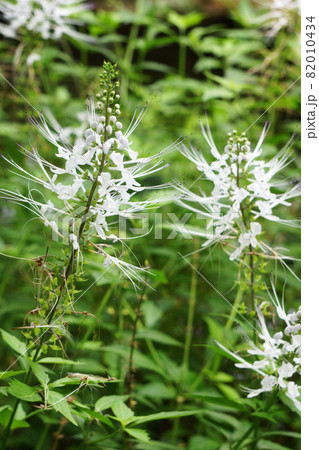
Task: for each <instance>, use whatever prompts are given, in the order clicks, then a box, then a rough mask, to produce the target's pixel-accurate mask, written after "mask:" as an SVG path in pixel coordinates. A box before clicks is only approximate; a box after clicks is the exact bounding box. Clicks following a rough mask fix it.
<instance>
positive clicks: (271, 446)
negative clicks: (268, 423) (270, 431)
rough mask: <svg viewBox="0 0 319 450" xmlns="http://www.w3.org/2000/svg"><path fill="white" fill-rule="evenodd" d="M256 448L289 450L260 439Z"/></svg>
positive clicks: (262, 449)
mask: <svg viewBox="0 0 319 450" xmlns="http://www.w3.org/2000/svg"><path fill="white" fill-rule="evenodd" d="M258 448H259V449H261V450H291V447H285V446H283V445H280V444H276V442H271V441H266V440H264V439H260V440H259V441H258Z"/></svg>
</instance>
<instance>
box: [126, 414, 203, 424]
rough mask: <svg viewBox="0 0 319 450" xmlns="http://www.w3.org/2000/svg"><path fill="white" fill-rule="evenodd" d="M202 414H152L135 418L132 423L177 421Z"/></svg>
mask: <svg viewBox="0 0 319 450" xmlns="http://www.w3.org/2000/svg"><path fill="white" fill-rule="evenodd" d="M200 412H201V411H167V412H160V413H156V414H150V415H148V416H139V417H134V418H133V419H132V420H131V421H130V422H131V423H146V422H153V420H162V419H175V418H176V417H186V416H193V415H194V414H199V413H200Z"/></svg>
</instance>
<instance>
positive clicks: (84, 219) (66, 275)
mask: <svg viewBox="0 0 319 450" xmlns="http://www.w3.org/2000/svg"><path fill="white" fill-rule="evenodd" d="M108 96H109V92H108ZM108 103H109V102H108V99H107V103H106V109H107V107H108ZM106 117H108V116H106ZM107 125H108V121H107V120H106V121H105V131H104V139H106V126H107ZM105 159H106V155H105V153H104V152H103V155H102V159H101V165H100V169H99V171H98V174H97V176H96V178H95V180H94V182H93V185H92V187H91V190H90V193H89V197H88V200H87V205H86V208H85V211H84V214H83V216H82V221H81V225H80V228H79V234H78V242H80V239H81V237H82V233H83V231H84V227H85V224H86V222H87V220H88V217H87V213H88V212H89V209H90V206H91V205H92V201H93V198H94V194H95V191H96V188H97V185H98V178H99V176H100V175H101V173H102V172H103V169H104V166H105ZM75 256H76V250H74V249H73V250H72V253H71V256H70V259H69V262H68V265H67V267H66V270H65V273H64V275H63V278H62V282H61V285H60V294H59V296H58V298H57V300H56V301H55V303H54V305H53V307H52V309H51V311H50V313H49V315H48V319H47V325H50V324H51V322H52V320H53V317H54V314H55V312H56V310H57V307H58V305H59V303H60V300H61V298H62V293H63V290H64V287H65V286H66V284H67V281H68V278H69V276H70V274H71V271H72V267H73V262H74V259H75ZM47 330H49V328H47ZM46 332H47V331H44V332H43V333H42V336H41V338H40V341H39V346H38V348H37V350H36V352H35V354H34V356H33V361H34V362H36V361H37V358H38V356H39V353H40V351H41V348H42V345H43V342H44V339H45V336H46ZM31 373H32V369H31V367H29V370H28V372H27V374H26V376H25V380H24V382H25V383H27V382H28V381H29V378H30V376H31ZM19 403H20V399H17V400H16V402H15V404H14V406H13V410H12V413H11V416H10V419H9V422H8V425H7V426H6V429H5V431H4V437H3V441H2V442H3V443H2V447H1V450H2V449H5V447H6V443H7V439H8V437H9V434H10V430H11V425H12V422H13V419H14V416H15V414H16V411H17V408H18V406H19Z"/></svg>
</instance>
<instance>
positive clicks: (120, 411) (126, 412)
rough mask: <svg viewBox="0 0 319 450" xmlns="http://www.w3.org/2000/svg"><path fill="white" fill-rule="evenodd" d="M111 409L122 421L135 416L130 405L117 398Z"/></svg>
mask: <svg viewBox="0 0 319 450" xmlns="http://www.w3.org/2000/svg"><path fill="white" fill-rule="evenodd" d="M111 409H112V411H113V414H114V415H115V416H116V417H117V418H118V419H120V420H121V421H122V422H127V421H128V420H129V419H131V418H132V417H133V416H134V412H133V411H132V410H131V409H130V408H129V407H128V406H126V405H125V403H124V402H123V401H122V400H117V401H116V402H115V403H113V405H112V406H111Z"/></svg>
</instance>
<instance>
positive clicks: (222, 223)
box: [178, 124, 299, 260]
mask: <svg viewBox="0 0 319 450" xmlns="http://www.w3.org/2000/svg"><path fill="white" fill-rule="evenodd" d="M201 127H202V133H203V135H204V137H205V140H206V142H207V143H208V145H209V147H210V151H211V154H212V156H213V158H214V160H213V161H212V162H211V163H209V162H207V161H206V159H205V158H204V156H203V154H202V153H200V152H198V151H197V150H196V149H195V148H194V147H192V146H191V147H190V148H187V147H186V146H185V145H182V146H181V148H180V151H181V153H182V154H183V155H184V156H186V157H187V158H188V159H189V160H190V161H192V162H193V163H194V164H195V165H196V167H197V169H198V170H199V171H200V172H202V174H203V175H204V177H205V179H206V181H208V182H209V191H210V193H209V195H206V194H205V193H201V195H197V194H195V193H193V192H191V191H190V190H189V189H187V188H185V187H184V186H179V190H180V192H181V193H182V198H181V199H180V200H178V203H179V204H180V205H182V206H183V207H185V208H187V209H189V210H190V211H192V212H195V213H197V215H198V216H200V217H204V218H205V219H206V229H205V230H202V231H194V230H193V231H192V230H189V231H190V232H191V233H193V234H197V235H200V236H203V237H205V238H206V242H205V243H204V244H203V245H204V246H208V245H211V244H215V243H217V242H223V243H224V244H226V243H227V248H232V247H233V251H232V252H231V253H230V259H231V260H236V259H239V258H240V257H241V256H242V254H243V253H244V251H245V250H246V249H247V248H250V250H251V248H260V249H261V251H262V252H263V254H268V255H270V254H271V249H270V248H269V247H268V246H267V245H266V244H265V243H263V242H262V241H261V239H260V235H261V233H262V226H261V224H260V223H259V221H258V220H259V219H260V218H262V219H266V220H269V221H273V222H280V223H285V224H290V225H294V222H293V221H287V220H282V219H280V218H279V217H278V216H277V215H275V214H274V213H273V209H274V208H275V207H276V206H278V205H286V206H288V205H290V203H289V202H288V200H289V199H291V198H293V197H296V196H297V195H299V185H295V186H293V187H291V188H288V189H286V190H285V188H286V185H285V184H280V183H278V182H275V181H273V179H274V177H275V175H276V174H277V173H278V172H279V171H280V170H281V169H282V168H283V167H285V166H286V165H287V164H289V162H290V160H289V156H290V152H289V145H288V146H286V147H285V148H284V149H283V150H282V151H281V152H280V153H278V155H276V156H275V157H274V158H272V159H271V160H270V161H268V162H265V161H264V160H263V159H259V157H260V155H261V153H262V148H261V146H262V143H263V140H264V137H265V134H266V131H267V130H266V127H265V128H264V130H263V132H262V135H261V137H260V139H259V141H258V143H257V145H256V147H255V148H254V149H252V147H251V144H250V142H249V141H248V139H247V137H246V136H245V134H244V133H242V134H241V135H239V134H238V133H237V131H236V130H234V131H233V132H232V133H229V134H228V142H227V145H226V146H225V149H224V153H220V152H219V151H218V150H217V148H216V146H215V144H214V141H213V138H212V135H211V132H210V129H209V127H208V126H207V127H206V128H204V126H203V124H201ZM275 190H276V191H275ZM280 190H281V192H280ZM274 191H275V192H274ZM234 243H235V244H236V245H235V246H234Z"/></svg>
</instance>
